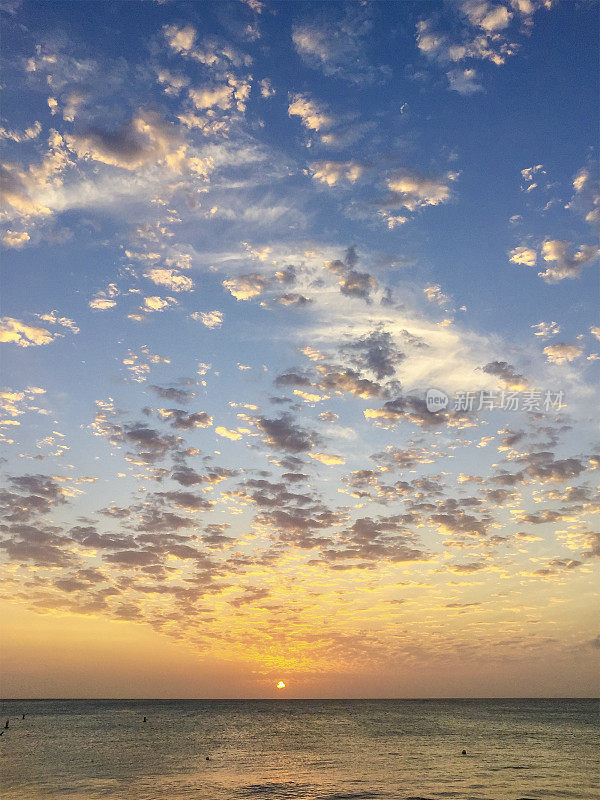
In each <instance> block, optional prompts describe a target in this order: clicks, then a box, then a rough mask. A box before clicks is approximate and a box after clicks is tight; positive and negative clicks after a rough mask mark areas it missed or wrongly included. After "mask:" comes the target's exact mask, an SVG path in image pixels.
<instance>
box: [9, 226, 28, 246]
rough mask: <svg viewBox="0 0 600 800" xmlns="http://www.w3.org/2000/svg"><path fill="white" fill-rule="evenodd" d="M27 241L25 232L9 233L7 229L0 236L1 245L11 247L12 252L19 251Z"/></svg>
mask: <svg viewBox="0 0 600 800" xmlns="http://www.w3.org/2000/svg"><path fill="white" fill-rule="evenodd" d="M29 241H30V237H29V234H28V233H27V232H26V231H11V230H10V229H9V230H7V231H5V233H4V234H3V235H2V244H4V246H5V247H12V248H13V249H14V250H20V249H21V248H22V247H24V246H25V245H26V244H27V242H29Z"/></svg>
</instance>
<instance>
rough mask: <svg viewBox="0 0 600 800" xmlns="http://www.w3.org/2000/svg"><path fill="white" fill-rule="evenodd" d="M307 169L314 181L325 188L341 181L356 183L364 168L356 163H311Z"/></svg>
mask: <svg viewBox="0 0 600 800" xmlns="http://www.w3.org/2000/svg"><path fill="white" fill-rule="evenodd" d="M308 169H309V172H310V174H311V176H312V177H313V179H314V180H315V181H318V182H319V183H326V184H327V186H334V185H335V184H336V183H340V182H341V181H347V182H348V183H356V181H357V180H358V179H359V178H360V177H361V175H362V174H363V172H364V167H363V166H362V165H361V164H358V163H357V162H356V161H312V162H311V163H310V164H309V165H308Z"/></svg>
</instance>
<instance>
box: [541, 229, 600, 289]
mask: <svg viewBox="0 0 600 800" xmlns="http://www.w3.org/2000/svg"><path fill="white" fill-rule="evenodd" d="M569 251H570V243H569V242H563V241H560V240H558V239H549V240H547V241H545V242H544V244H543V245H542V258H543V259H544V261H547V262H549V263H554V264H555V266H553V267H548V269H547V270H546V271H545V272H540V273H538V274H539V276H540V278H543V280H545V281H546V283H558V282H559V281H562V280H565V278H578V277H579V276H580V275H581V270H582V269H583V267H585V266H587V265H588V264H591V263H592V262H593V261H594V260H595V259H596V258H598V255H599V254H600V248H598V247H596V245H591V244H582V245H580V247H579V249H578V250H577V252H576V253H574V254H573V255H571V254H570V252H569Z"/></svg>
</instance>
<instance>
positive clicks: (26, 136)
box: [0, 121, 42, 143]
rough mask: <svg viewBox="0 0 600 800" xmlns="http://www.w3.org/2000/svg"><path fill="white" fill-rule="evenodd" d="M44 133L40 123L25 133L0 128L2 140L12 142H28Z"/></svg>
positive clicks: (27, 129)
mask: <svg viewBox="0 0 600 800" xmlns="http://www.w3.org/2000/svg"><path fill="white" fill-rule="evenodd" d="M41 132H42V125H41V123H40V122H37V121H36V122H34V123H33V125H31V126H30V127H29V128H26V129H25V130H24V131H22V132H20V131H11V130H7V129H6V128H3V127H0V139H9V140H10V141H12V142H17V143H20V142H28V141H30V140H31V139H37V137H38V136H39V135H40V133H41Z"/></svg>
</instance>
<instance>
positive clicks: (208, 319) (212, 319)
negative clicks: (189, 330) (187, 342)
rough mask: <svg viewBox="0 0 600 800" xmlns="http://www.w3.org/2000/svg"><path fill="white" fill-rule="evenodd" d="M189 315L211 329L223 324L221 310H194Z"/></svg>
mask: <svg viewBox="0 0 600 800" xmlns="http://www.w3.org/2000/svg"><path fill="white" fill-rule="evenodd" d="M232 294H233V292H232ZM234 296H235V295H234ZM237 299H240V298H237ZM190 317H191V319H194V320H197V321H198V322H201V323H202V324H203V325H204V326H205V327H207V328H210V329H211V330H213V329H214V328H220V327H221V325H222V324H223V312H222V311H194V313H193V314H190Z"/></svg>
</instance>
